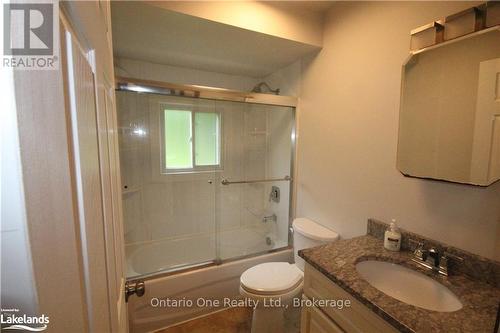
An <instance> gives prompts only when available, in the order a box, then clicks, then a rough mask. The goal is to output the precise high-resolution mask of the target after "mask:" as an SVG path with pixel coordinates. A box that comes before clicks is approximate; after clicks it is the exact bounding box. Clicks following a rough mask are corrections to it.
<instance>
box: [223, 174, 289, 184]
mask: <svg viewBox="0 0 500 333" xmlns="http://www.w3.org/2000/svg"><path fill="white" fill-rule="evenodd" d="M291 180H292V177H290V176H285V177H283V178H272V179H259V180H237V181H229V180H227V179H225V178H224V179H222V181H221V182H220V183H221V184H222V185H231V184H254V183H269V182H280V181H291Z"/></svg>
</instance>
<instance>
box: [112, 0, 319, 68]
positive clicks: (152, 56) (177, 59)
mask: <svg viewBox="0 0 500 333" xmlns="http://www.w3.org/2000/svg"><path fill="white" fill-rule="evenodd" d="M313 3H317V5H313V6H309V7H307V8H308V10H322V9H324V8H325V7H324V6H325V4H324V3H322V4H320V3H318V2H313ZM296 5H297V6H304V4H300V2H297V4H296ZM112 25H113V47H114V54H115V56H117V57H124V58H131V59H137V60H144V61H149V62H154V63H159V64H167V65H173V66H181V67H188V68H196V69H201V70H206V71H213V72H219V73H226V74H235V75H245V76H251V77H264V76H266V75H268V74H270V73H273V72H275V71H276V70H278V69H280V68H282V67H285V66H287V65H289V64H291V63H293V62H294V61H296V60H298V59H300V58H301V57H303V56H304V55H306V54H308V53H310V52H313V51H315V50H318V48H317V47H314V46H312V45H309V44H304V43H300V42H296V41H291V40H288V39H284V38H279V37H275V36H271V35H266V34H263V33H258V32H254V31H250V30H246V29H241V28H238V27H234V26H230V25H226V24H222V23H218V22H214V21H209V20H205V19H202V18H198V17H195V16H190V15H186V14H181V13H177V12H173V11H169V10H166V9H161V8H158V7H155V6H151V5H148V4H144V3H140V2H127V1H113V2H112Z"/></svg>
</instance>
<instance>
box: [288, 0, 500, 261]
mask: <svg viewBox="0 0 500 333" xmlns="http://www.w3.org/2000/svg"><path fill="white" fill-rule="evenodd" d="M472 5H473V4H472V3H470V2H418V3H417V2H349V3H347V2H345V3H339V4H336V5H334V6H333V7H332V9H331V10H330V11H329V13H328V15H327V17H326V20H325V27H324V34H323V38H324V39H323V49H322V51H321V52H320V53H319V54H318V55H317V56H310V57H308V58H307V59H305V60H304V62H303V64H302V80H303V81H302V86H301V95H300V98H301V100H300V118H299V120H300V125H299V126H300V130H299V140H300V146H299V152H298V154H299V156H298V160H299V177H298V181H299V184H298V199H297V213H298V216H307V217H310V218H312V219H314V220H317V221H319V222H320V223H322V224H324V225H326V226H328V227H330V228H333V229H335V230H336V231H338V232H339V233H340V234H341V235H342V237H344V238H349V237H354V236H358V235H362V234H365V230H366V220H367V218H369V217H374V218H377V219H381V220H384V221H389V220H390V219H391V218H396V219H397V220H398V223H399V224H400V225H401V226H402V227H404V228H405V229H407V230H411V231H414V232H417V233H420V234H423V235H426V236H428V237H431V238H434V239H437V240H440V241H443V242H446V243H448V244H451V245H454V246H458V247H461V248H463V249H466V250H469V251H471V252H474V253H477V254H480V255H484V256H487V257H490V258H496V259H500V251H499V249H500V247H499V242H500V238H499V235H500V183H496V184H494V185H492V186H489V187H487V188H480V187H473V186H467V185H459V184H452V183H444V182H438V181H429V180H422V179H415V178H405V177H404V176H403V175H402V174H401V173H400V172H399V171H398V170H397V169H396V148H397V140H398V121H399V96H400V83H401V66H402V64H403V63H404V61H405V60H406V59H407V57H408V50H409V45H410V35H409V32H410V30H411V29H413V28H416V27H419V26H421V25H424V24H426V23H429V22H431V21H433V20H435V19H439V18H441V17H444V16H446V15H448V14H452V13H455V12H457V11H460V10H462V9H465V8H468V7H470V6H472Z"/></svg>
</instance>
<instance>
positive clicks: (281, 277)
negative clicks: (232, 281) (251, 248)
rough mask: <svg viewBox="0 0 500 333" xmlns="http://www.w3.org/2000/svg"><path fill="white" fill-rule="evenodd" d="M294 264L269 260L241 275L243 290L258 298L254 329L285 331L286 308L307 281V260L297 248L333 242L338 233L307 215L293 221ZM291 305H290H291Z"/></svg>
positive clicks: (254, 314) (253, 331)
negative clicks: (305, 273)
mask: <svg viewBox="0 0 500 333" xmlns="http://www.w3.org/2000/svg"><path fill="white" fill-rule="evenodd" d="M292 227H293V247H294V250H293V252H294V258H295V264H290V263H288V262H267V263H263V264H259V265H256V266H253V267H251V268H249V269H247V270H246V271H245V272H243V274H241V277H240V294H241V295H242V296H243V297H246V298H249V299H251V300H253V301H256V302H257V301H258V303H257V306H256V307H255V308H254V311H253V317H252V330H251V331H252V333H257V332H259V333H265V332H273V333H278V332H284V324H285V321H284V312H285V307H286V305H290V303H291V301H292V299H293V298H295V297H300V294H301V293H302V287H303V285H304V281H303V280H304V266H305V262H304V260H303V259H302V258H300V257H299V256H298V251H299V250H301V249H306V248H310V247H315V246H318V245H321V244H325V243H327V242H333V241H335V240H337V239H338V238H339V235H338V234H337V233H336V232H335V231H333V230H330V229H328V228H325V227H323V226H322V225H320V224H318V223H316V222H314V221H312V220H309V219H307V218H297V219H295V220H294V221H293V224H292ZM289 308H291V307H290V306H289Z"/></svg>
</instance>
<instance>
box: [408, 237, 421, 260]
mask: <svg viewBox="0 0 500 333" xmlns="http://www.w3.org/2000/svg"><path fill="white" fill-rule="evenodd" d="M408 242H409V243H411V244H415V247H414V248H413V255H415V257H417V258H419V259H421V260H422V259H423V257H424V243H423V242H420V241H416V240H414V239H411V238H409V239H408Z"/></svg>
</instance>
